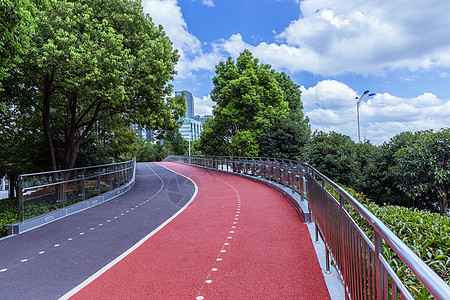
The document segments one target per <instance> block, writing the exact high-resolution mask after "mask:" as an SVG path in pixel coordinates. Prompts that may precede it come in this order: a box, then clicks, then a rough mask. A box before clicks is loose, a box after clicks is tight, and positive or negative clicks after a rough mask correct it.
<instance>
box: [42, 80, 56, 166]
mask: <svg viewBox="0 0 450 300" xmlns="http://www.w3.org/2000/svg"><path fill="white" fill-rule="evenodd" d="M51 94H52V82H51V80H50V77H49V75H48V74H46V75H45V76H44V105H43V106H42V126H43V130H44V135H45V140H46V141H47V146H48V152H49V156H50V170H52V171H56V170H57V167H56V157H55V149H54V146H53V139H52V134H51V131H50V98H51Z"/></svg>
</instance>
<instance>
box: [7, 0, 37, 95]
mask: <svg viewBox="0 0 450 300" xmlns="http://www.w3.org/2000/svg"><path fill="white" fill-rule="evenodd" d="M44 4H45V1H30V0H0V90H1V89H2V83H1V79H3V78H5V77H6V76H7V75H8V73H9V71H10V70H11V69H12V68H13V66H14V63H16V62H19V61H20V56H21V55H22V54H24V53H25V52H26V49H27V48H28V46H29V41H30V38H31V36H32V34H33V31H34V29H35V23H34V20H33V15H34V14H35V13H37V11H38V10H37V8H38V7H43V5H44Z"/></svg>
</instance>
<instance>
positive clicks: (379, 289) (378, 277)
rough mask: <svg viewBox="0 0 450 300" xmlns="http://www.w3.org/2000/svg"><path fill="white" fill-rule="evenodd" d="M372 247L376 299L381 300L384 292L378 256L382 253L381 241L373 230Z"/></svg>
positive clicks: (381, 268) (381, 267) (381, 266)
mask: <svg viewBox="0 0 450 300" xmlns="http://www.w3.org/2000/svg"><path fill="white" fill-rule="evenodd" d="M374 246H375V267H376V269H375V272H376V275H375V276H376V291H377V299H378V300H383V298H384V297H383V294H384V293H383V290H384V281H383V265H382V264H381V260H380V254H382V253H383V239H382V238H381V236H380V234H379V233H378V232H377V231H376V230H374Z"/></svg>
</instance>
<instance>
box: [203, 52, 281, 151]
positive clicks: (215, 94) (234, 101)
mask: <svg viewBox="0 0 450 300" xmlns="http://www.w3.org/2000/svg"><path fill="white" fill-rule="evenodd" d="M213 84H214V88H213V90H212V92H211V99H212V100H213V101H214V102H216V103H217V105H216V106H215V107H214V110H213V115H214V119H213V120H211V121H210V122H207V123H205V125H204V127H203V132H202V134H201V150H202V151H203V152H204V153H205V154H216V155H235V156H253V155H257V154H258V153H259V145H258V140H259V138H260V137H261V136H262V135H263V134H264V133H266V132H267V131H268V130H269V129H270V127H271V126H272V124H273V123H274V122H275V120H277V119H280V118H285V117H287V116H288V114H289V113H288V112H289V103H288V101H287V100H286V99H285V97H284V93H283V90H282V88H281V87H280V85H279V83H278V81H277V79H276V77H275V71H273V70H271V67H270V66H269V65H264V64H260V63H259V61H258V59H256V58H254V57H253V56H252V54H251V53H250V51H248V50H245V51H243V52H242V53H241V54H240V56H239V57H238V58H237V59H236V62H234V61H233V60H232V58H231V57H229V58H228V59H227V61H225V62H220V63H219V64H218V65H217V66H216V76H214V78H213Z"/></svg>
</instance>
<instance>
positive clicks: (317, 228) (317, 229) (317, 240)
mask: <svg viewBox="0 0 450 300" xmlns="http://www.w3.org/2000/svg"><path fill="white" fill-rule="evenodd" d="M314 228H315V233H316V240H315V241H314V242H315V243H316V244H318V243H319V226H317V220H314Z"/></svg>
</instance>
